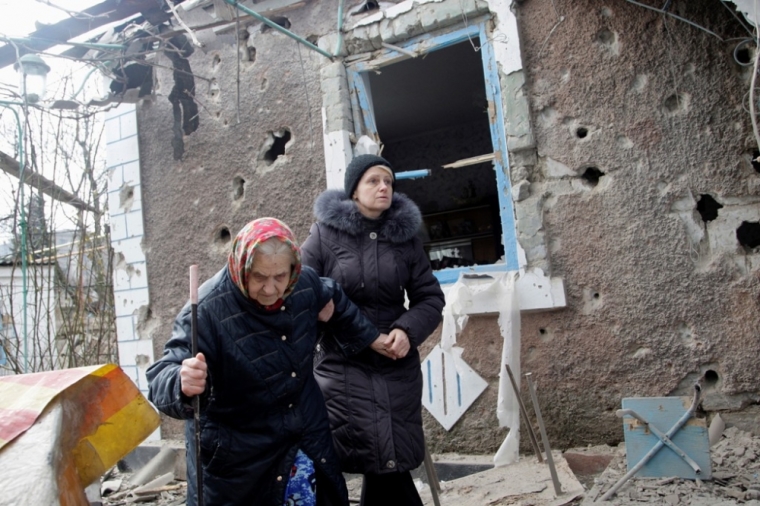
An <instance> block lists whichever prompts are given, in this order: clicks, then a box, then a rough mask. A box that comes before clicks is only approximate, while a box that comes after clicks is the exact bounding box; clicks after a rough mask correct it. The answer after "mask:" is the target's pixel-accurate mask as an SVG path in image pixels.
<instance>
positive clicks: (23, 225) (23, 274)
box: [0, 100, 29, 373]
mask: <svg viewBox="0 0 760 506" xmlns="http://www.w3.org/2000/svg"><path fill="white" fill-rule="evenodd" d="M16 105H20V106H22V107H23V106H24V105H25V104H24V103H23V102H12V101H7V100H0V106H2V107H5V108H7V109H8V110H10V111H11V112H12V113H13V116H15V118H16V126H17V128H18V173H19V184H18V195H19V209H20V214H21V217H20V224H19V225H20V228H21V290H22V308H23V309H22V311H23V317H22V318H23V319H24V323H23V324H22V328H23V334H24V373H27V372H29V358H28V352H29V342H28V335H27V323H26V317H27V305H28V304H27V292H28V289H27V286H26V285H27V279H26V278H27V272H26V271H27V261H26V209H24V166H25V165H26V163H25V161H24V130H23V129H22V128H21V119H20V118H19V115H18V111H16V109H15V107H13V106H16Z"/></svg>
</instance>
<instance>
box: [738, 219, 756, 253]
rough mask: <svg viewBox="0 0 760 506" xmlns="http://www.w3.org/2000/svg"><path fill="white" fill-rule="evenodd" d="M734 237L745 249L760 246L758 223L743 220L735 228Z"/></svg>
mask: <svg viewBox="0 0 760 506" xmlns="http://www.w3.org/2000/svg"><path fill="white" fill-rule="evenodd" d="M736 239H737V240H738V241H739V244H741V245H742V246H744V247H745V248H747V249H753V248H757V247H758V246H760V223H758V222H749V221H743V222H742V224H741V225H739V228H737V229H736Z"/></svg>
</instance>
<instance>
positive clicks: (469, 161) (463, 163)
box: [443, 153, 496, 169]
mask: <svg viewBox="0 0 760 506" xmlns="http://www.w3.org/2000/svg"><path fill="white" fill-rule="evenodd" d="M495 157H496V153H488V154H487V155H478V156H473V157H471V158H463V159H461V160H457V161H456V162H452V163H449V164H446V165H444V166H443V168H444V169H458V168H460V167H467V166H468V165H477V164H479V163H483V162H488V161H491V160H493V159H494V158H495Z"/></svg>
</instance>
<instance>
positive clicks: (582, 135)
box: [575, 127, 588, 139]
mask: <svg viewBox="0 0 760 506" xmlns="http://www.w3.org/2000/svg"><path fill="white" fill-rule="evenodd" d="M575 135H576V137H578V138H579V139H584V138H586V136H587V135H588V128H586V127H579V128H578V129H577V130H576V131H575Z"/></svg>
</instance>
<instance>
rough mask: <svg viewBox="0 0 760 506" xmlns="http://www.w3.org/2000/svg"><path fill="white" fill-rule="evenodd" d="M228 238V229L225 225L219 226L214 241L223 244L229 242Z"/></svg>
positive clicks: (229, 235)
mask: <svg viewBox="0 0 760 506" xmlns="http://www.w3.org/2000/svg"><path fill="white" fill-rule="evenodd" d="M230 239H232V234H230V229H229V228H227V227H221V228H220V229H219V230H218V231H217V233H216V238H215V242H217V243H221V244H225V243H228V242H230Z"/></svg>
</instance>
